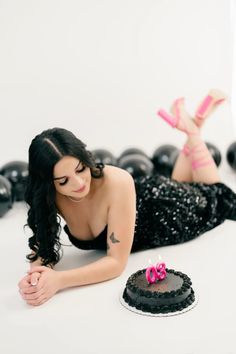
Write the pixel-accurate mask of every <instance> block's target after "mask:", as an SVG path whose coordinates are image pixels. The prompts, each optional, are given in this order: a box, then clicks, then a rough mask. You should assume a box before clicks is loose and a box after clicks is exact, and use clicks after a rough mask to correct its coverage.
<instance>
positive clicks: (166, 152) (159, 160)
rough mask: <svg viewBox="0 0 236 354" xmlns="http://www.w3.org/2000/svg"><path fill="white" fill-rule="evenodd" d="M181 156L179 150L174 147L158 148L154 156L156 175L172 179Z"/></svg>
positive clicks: (169, 145)
mask: <svg viewBox="0 0 236 354" xmlns="http://www.w3.org/2000/svg"><path fill="white" fill-rule="evenodd" d="M178 155H179V149H178V148H176V147H175V146H174V145H171V144H165V145H161V146H160V147H158V148H157V149H156V150H155V151H154V153H153V156H152V162H153V164H154V166H155V173H157V174H160V175H164V176H166V177H170V176H171V173H172V171H173V167H174V164H175V162H176V159H177V157H178Z"/></svg>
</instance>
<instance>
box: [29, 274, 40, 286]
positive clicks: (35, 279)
mask: <svg viewBox="0 0 236 354" xmlns="http://www.w3.org/2000/svg"><path fill="white" fill-rule="evenodd" d="M39 278H40V273H39V272H35V273H32V274H31V275H30V283H31V285H33V286H35V285H37V284H38V280H39Z"/></svg>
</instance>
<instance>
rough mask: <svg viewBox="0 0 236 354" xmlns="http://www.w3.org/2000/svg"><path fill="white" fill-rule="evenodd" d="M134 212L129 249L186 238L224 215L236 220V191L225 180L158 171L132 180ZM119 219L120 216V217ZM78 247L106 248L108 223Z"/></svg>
mask: <svg viewBox="0 0 236 354" xmlns="http://www.w3.org/2000/svg"><path fill="white" fill-rule="evenodd" d="M135 186H136V194H137V215H136V226H135V234H134V241H133V245H132V252H135V251H139V250H144V249H149V248H155V247H160V246H166V245H174V244H178V243H182V242H185V241H189V240H192V239H194V238H195V237H197V236H199V235H201V234H203V233H205V232H206V231H208V230H211V229H213V228H214V227H216V226H217V225H219V224H221V223H222V222H224V221H225V220H226V219H231V220H236V194H235V193H234V192H233V191H232V190H231V189H230V188H229V187H227V186H226V185H225V184H223V183H215V184H211V185H209V184H204V183H196V182H193V183H187V182H177V181H175V180H173V179H170V178H166V177H164V176H160V175H154V176H148V177H140V178H137V179H136V180H135ZM121 222H122V220H121ZM64 229H65V232H66V233H67V234H68V236H69V239H70V241H71V242H72V243H73V244H74V245H75V246H76V247H78V248H81V249H86V250H90V249H101V250H105V249H106V238H107V227H106V228H105V229H104V230H103V231H102V232H101V233H100V234H99V235H98V236H97V237H96V238H95V239H94V240H89V241H87V240H86V241H84V240H78V239H77V238H75V237H74V236H73V235H71V233H70V231H69V229H68V227H67V225H66V226H65V227H64Z"/></svg>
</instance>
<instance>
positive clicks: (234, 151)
mask: <svg viewBox="0 0 236 354" xmlns="http://www.w3.org/2000/svg"><path fill="white" fill-rule="evenodd" d="M206 145H207V146H208V149H209V151H210V153H211V155H212V157H213V159H214V161H215V163H216V165H217V166H219V165H220V163H221V160H222V156H221V152H220V150H219V149H218V148H217V147H216V146H215V145H214V144H212V143H209V142H206ZM91 152H92V155H93V157H94V159H95V162H96V163H98V164H99V163H104V164H106V165H112V166H117V167H120V168H122V169H125V170H127V171H128V172H129V173H130V174H131V175H132V176H133V178H137V177H142V176H148V175H149V176H150V175H153V174H159V175H164V176H166V177H170V176H171V174H172V171H173V168H174V165H175V162H176V160H177V158H178V156H179V153H180V150H179V149H178V148H177V147H176V146H174V145H172V144H164V145H161V146H159V147H157V148H156V149H155V150H154V152H153V154H152V156H148V155H147V154H146V153H145V152H144V151H143V150H142V149H141V148H139V147H130V148H126V149H125V150H124V151H123V152H122V153H121V154H120V156H118V157H116V156H114V154H113V153H112V152H110V151H109V150H107V149H95V150H93V151H91ZM226 159H227V162H228V164H229V165H230V166H231V168H232V169H233V170H234V171H236V141H235V142H233V143H231V144H230V145H229V147H228V149H227V152H226ZM27 177H28V164H27V163H26V162H24V161H11V162H9V163H6V164H5V165H3V166H2V167H1V168H0V217H2V216H3V215H5V213H6V212H7V211H8V210H9V209H11V208H12V205H13V203H14V202H15V201H22V200H24V192H25V186H26V181H27Z"/></svg>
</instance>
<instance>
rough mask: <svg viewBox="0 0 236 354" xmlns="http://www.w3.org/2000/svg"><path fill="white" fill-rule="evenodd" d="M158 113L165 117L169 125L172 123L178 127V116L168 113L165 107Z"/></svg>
mask: <svg viewBox="0 0 236 354" xmlns="http://www.w3.org/2000/svg"><path fill="white" fill-rule="evenodd" d="M157 115H158V116H160V117H161V118H162V119H164V120H165V121H166V122H167V123H168V124H169V125H171V126H172V127H173V128H175V127H176V124H177V118H176V117H173V116H171V115H170V114H169V113H167V112H166V111H165V110H164V109H160V110H159V111H158V112H157Z"/></svg>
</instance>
